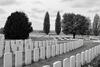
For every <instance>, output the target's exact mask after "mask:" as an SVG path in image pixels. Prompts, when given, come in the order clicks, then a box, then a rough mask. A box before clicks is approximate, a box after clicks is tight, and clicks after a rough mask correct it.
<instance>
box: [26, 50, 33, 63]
mask: <svg viewBox="0 0 100 67" xmlns="http://www.w3.org/2000/svg"><path fill="white" fill-rule="evenodd" d="M31 62H32V50H29V49H28V50H25V64H26V65H28V64H31Z"/></svg>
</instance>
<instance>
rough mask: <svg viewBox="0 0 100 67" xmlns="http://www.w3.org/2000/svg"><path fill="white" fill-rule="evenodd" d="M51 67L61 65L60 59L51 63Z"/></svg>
mask: <svg viewBox="0 0 100 67" xmlns="http://www.w3.org/2000/svg"><path fill="white" fill-rule="evenodd" d="M53 67H62V66H61V61H56V62H54V63H53Z"/></svg>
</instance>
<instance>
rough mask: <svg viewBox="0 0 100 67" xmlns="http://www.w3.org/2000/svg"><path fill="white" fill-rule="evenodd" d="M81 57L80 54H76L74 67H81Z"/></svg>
mask: <svg viewBox="0 0 100 67" xmlns="http://www.w3.org/2000/svg"><path fill="white" fill-rule="evenodd" d="M80 59H81V56H80V53H78V54H76V67H81V61H80Z"/></svg>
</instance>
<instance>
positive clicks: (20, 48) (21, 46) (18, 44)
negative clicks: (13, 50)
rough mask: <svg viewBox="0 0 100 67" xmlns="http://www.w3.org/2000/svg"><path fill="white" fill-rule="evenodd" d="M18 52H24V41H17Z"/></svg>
mask: <svg viewBox="0 0 100 67" xmlns="http://www.w3.org/2000/svg"><path fill="white" fill-rule="evenodd" d="M16 45H17V51H24V49H23V40H16Z"/></svg>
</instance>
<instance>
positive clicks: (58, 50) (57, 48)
mask: <svg viewBox="0 0 100 67" xmlns="http://www.w3.org/2000/svg"><path fill="white" fill-rule="evenodd" d="M59 53H60V44H56V55H59Z"/></svg>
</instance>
